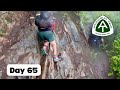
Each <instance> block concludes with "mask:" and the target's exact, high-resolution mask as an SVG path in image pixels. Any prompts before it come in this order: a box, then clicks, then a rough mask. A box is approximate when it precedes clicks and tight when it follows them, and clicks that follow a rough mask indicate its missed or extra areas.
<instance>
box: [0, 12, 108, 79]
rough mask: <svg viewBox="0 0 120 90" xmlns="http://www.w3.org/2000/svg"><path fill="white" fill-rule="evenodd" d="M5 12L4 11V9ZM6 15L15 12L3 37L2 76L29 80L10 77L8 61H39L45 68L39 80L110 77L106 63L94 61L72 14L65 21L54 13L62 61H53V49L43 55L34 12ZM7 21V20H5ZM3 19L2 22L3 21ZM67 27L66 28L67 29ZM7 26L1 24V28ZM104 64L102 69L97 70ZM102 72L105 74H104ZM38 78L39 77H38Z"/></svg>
mask: <svg viewBox="0 0 120 90" xmlns="http://www.w3.org/2000/svg"><path fill="white" fill-rule="evenodd" d="M1 13H2V12H1ZM1 13H0V15H2V16H3V15H5V14H6V16H4V17H7V16H8V17H9V15H8V13H11V14H12V19H13V21H12V22H10V23H9V25H7V29H6V31H7V34H6V35H5V36H3V37H0V40H1V41H0V78H5V79H7V78H8V79H17V78H18V79H27V78H29V77H10V76H7V74H6V66H7V65H8V64H13V63H15V64H17V63H18V64H34V63H38V64H40V65H41V67H42V73H41V75H40V77H39V79H90V78H92V79H97V78H108V77H107V76H106V75H107V70H108V69H107V66H108V65H106V63H105V65H104V67H101V66H102V65H103V63H100V65H97V64H96V63H95V62H94V61H92V60H91V57H90V50H89V48H88V45H87V44H86V43H84V42H85V40H84V39H83V36H82V34H80V28H78V27H77V26H76V24H75V22H74V21H73V20H72V18H71V16H70V15H69V14H68V19H67V20H66V21H63V20H62V16H63V14H62V13H61V12H53V13H54V16H55V17H56V18H57V26H56V30H55V33H54V34H55V37H56V42H57V48H58V51H59V52H60V53H61V58H62V60H61V61H60V62H58V63H54V62H53V60H52V57H53V51H52V48H51V49H50V51H49V55H48V56H46V57H44V56H42V55H41V54H40V51H39V47H38V46H39V45H38V41H37V38H36V32H37V28H36V27H35V25H34V20H33V21H32V20H30V19H29V18H30V16H31V15H32V14H31V12H23V11H22V12H20V11H19V12H4V13H5V14H1ZM3 20H5V19H3ZM2 22H3V21H2ZM64 25H65V26H66V29H67V31H66V29H65V28H64ZM2 27H4V25H3V26H1V28H2ZM95 65H97V67H101V69H97V70H96V69H95V67H96V66H95ZM101 72H103V73H104V75H103V74H101ZM35 78H36V77H35Z"/></svg>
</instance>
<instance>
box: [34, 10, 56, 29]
mask: <svg viewBox="0 0 120 90" xmlns="http://www.w3.org/2000/svg"><path fill="white" fill-rule="evenodd" d="M35 25H36V26H38V28H39V29H54V28H55V22H54V20H53V15H52V14H51V13H49V12H47V11H43V12H42V13H41V15H39V16H36V19H35Z"/></svg>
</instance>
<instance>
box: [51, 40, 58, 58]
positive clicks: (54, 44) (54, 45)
mask: <svg viewBox="0 0 120 90" xmlns="http://www.w3.org/2000/svg"><path fill="white" fill-rule="evenodd" d="M50 44H51V45H52V47H53V50H54V52H53V54H54V56H57V46H56V42H55V40H54V41H52V42H50Z"/></svg>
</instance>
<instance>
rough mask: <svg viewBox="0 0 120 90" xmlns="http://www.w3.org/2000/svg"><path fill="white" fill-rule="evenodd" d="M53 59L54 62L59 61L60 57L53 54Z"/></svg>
mask: <svg viewBox="0 0 120 90" xmlns="http://www.w3.org/2000/svg"><path fill="white" fill-rule="evenodd" d="M53 60H54V62H58V61H60V60H61V59H60V58H59V57H58V56H54V57H53Z"/></svg>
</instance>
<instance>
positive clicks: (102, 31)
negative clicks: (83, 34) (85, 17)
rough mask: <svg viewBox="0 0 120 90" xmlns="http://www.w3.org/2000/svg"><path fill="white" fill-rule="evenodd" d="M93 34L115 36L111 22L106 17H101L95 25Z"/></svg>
mask: <svg viewBox="0 0 120 90" xmlns="http://www.w3.org/2000/svg"><path fill="white" fill-rule="evenodd" d="M92 34H94V35H97V36H109V35H111V34H113V25H112V23H111V21H110V20H109V19H108V18H107V17H105V16H100V17H99V18H98V19H97V20H96V21H95V22H94V24H93V27H92Z"/></svg>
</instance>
